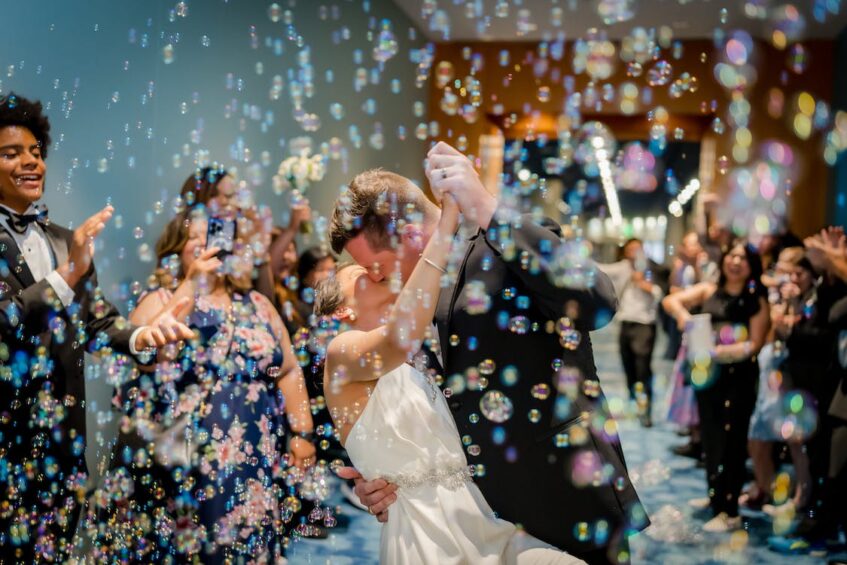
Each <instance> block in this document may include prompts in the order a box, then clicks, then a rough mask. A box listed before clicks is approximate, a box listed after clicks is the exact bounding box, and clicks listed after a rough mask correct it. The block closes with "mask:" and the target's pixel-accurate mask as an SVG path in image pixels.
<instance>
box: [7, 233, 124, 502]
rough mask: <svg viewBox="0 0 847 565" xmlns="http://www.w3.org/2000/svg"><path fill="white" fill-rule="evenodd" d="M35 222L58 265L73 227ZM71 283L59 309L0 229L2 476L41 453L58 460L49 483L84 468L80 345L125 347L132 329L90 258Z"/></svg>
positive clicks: (39, 460)
mask: <svg viewBox="0 0 847 565" xmlns="http://www.w3.org/2000/svg"><path fill="white" fill-rule="evenodd" d="M42 229H43V230H44V233H45V235H46V236H47V239H48V242H49V246H50V248H51V251H52V253H53V257H54V263H55V264H56V265H61V264H63V263H64V262H65V261H67V258H68V249H69V247H70V242H71V238H72V236H73V232H71V231H70V230H68V229H65V228H62V227H59V226H56V225H53V224H49V225H43V226H42ZM73 290H74V301H73V303H72V304H71V305H70V306H69V307H68V308H65V307H64V306H63V305H62V303H61V301H60V300H59V298H58V297H57V296H56V294H55V292H54V291H53V288H52V287H51V286H50V284H49V283H48V282H47V281H46V280H42V281H39V282H35V280H34V279H33V276H32V273H31V272H30V269H29V267H28V266H27V264H26V261H25V260H24V258H23V255H22V254H21V252H20V250H19V249H18V246H17V244H16V243H15V240H14V239H13V238H12V236H11V234H9V233H8V232H7V231H6V230H4V229H3V228H0V339H2V343H3V346H4V347H5V350H6V351H8V356H0V371H2V373H1V374H0V463H2V464H3V465H4V467H5V468H6V469H7V470H8V471H9V474H8V475H7V476H8V477H9V479H8V480H9V481H13V480H14V478H15V477H16V476H19V475H20V473H21V471H20V469H21V468H22V467H21V466H22V465H24V464H31V465H34V466H35V468H36V469H37V471H36V474H37V473H44V469H42V466H44V465H45V461H47V460H48V459H47V457H49V458H51V460H52V461H55V462H56V463H57V464H58V474H53V475H52V478H53V479H54V480H56V482H57V483H61V477H62V475H63V474H67V473H71V472H76V471H84V470H85V458H84V449H85V375H84V357H83V356H84V351H86V350H88V351H91V352H93V351H95V350H99V349H102V348H103V347H111V348H113V349H114V350H115V351H116V352H120V353H128V352H129V340H130V336H131V335H132V332H133V330H134V329H135V328H134V327H132V326H131V325H130V324H129V322H127V321H126V320H125V319H124V318H122V317H121V316H120V314H119V313H118V311H117V309H116V308H115V307H114V306H113V305H112V304H111V303H109V302H108V301H106V300H105V298H104V297H103V294H102V292H101V291H100V289H99V288H98V286H97V274H96V272H95V270H94V267H93V265H92V267H91V269H90V270H89V271H88V273H86V275H85V276H84V277H83V278H82V280H81V281H80V283H79V284H78V285H77V286H76V288H74V289H73ZM44 476H48V475H47V474H45V475H44ZM48 478H49V477H48ZM0 486H4V485H0ZM3 491H4V493H3V494H4V495H5V494H7V492H6V488H5V486H4V488H3ZM29 494H31V495H33V494H36V493H29ZM4 498H5V497H0V500H2V499H4Z"/></svg>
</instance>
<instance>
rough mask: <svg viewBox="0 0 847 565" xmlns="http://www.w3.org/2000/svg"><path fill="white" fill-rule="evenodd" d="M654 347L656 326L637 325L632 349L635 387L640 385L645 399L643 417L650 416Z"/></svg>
mask: <svg viewBox="0 0 847 565" xmlns="http://www.w3.org/2000/svg"><path fill="white" fill-rule="evenodd" d="M655 346H656V325H655V324H637V325H635V327H634V331H633V340H632V349H633V354H634V357H635V380H636V387H637V386H638V383H640V384H641V392H642V393H643V394H644V397H645V398H646V401H647V402H646V406H645V415H646V416H647V417H648V418H649V417H650V416H651V411H650V409H651V407H652V405H653V366H652V361H653V349H654V348H655Z"/></svg>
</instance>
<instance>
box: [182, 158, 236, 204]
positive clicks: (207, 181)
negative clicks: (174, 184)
mask: <svg viewBox="0 0 847 565" xmlns="http://www.w3.org/2000/svg"><path fill="white" fill-rule="evenodd" d="M228 174H229V173H228V172H227V170H226V169H225V168H223V166H221V165H215V166H212V167H203V168H200V169H197V170H196V171H194V174H192V175H191V176H190V177H188V178H187V179H185V183H183V185H182V190H181V191H180V193H179V194H180V196H181V197H182V199H183V201H184V202H185V204H186V206H187V207H188V208H191V207H193V206H196V205H198V204H202V205H204V206H206V205H207V204H208V203H209V200H211V199H212V198H214V197H215V196H217V195H218V185H219V184H220V183H221V181H222V180H223V179H224V177H226V176H227V175H228Z"/></svg>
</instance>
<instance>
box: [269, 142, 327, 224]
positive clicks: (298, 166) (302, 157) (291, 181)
mask: <svg viewBox="0 0 847 565" xmlns="http://www.w3.org/2000/svg"><path fill="white" fill-rule="evenodd" d="M325 174H326V165H325V164H324V158H323V156H322V155H312V156H309V150H308V149H303V150H302V151H300V153H299V154H298V155H294V156H293V157H289V158H287V159H285V160H283V161H282V163H280V164H279V170H278V171H277V174H276V176H274V178H273V186H274V192H276V193H277V194H280V195H281V194H283V193H285V192H286V191H288V192H290V198H289V199H290V202H289V203H290V205H291V206H298V205H301V204H303V201H304V200H305V196H304V195H303V193H304V192H305V190H306V189H307V188H308V187H309V185H310V184H311V183H313V182H319V181H321V180H322V179H323V178H324V175H325ZM300 229H301V231H302V232H303V233H310V232H311V231H312V226H311V222H308V221H307V222H303V223H302V224H300Z"/></svg>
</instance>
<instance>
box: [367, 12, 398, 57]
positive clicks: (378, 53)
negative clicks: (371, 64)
mask: <svg viewBox="0 0 847 565" xmlns="http://www.w3.org/2000/svg"><path fill="white" fill-rule="evenodd" d="M397 50H398V46H397V40H396V39H395V38H394V32H392V31H391V23H390V22H389V21H388V20H383V22H382V29H381V30H380V32H379V35H378V36H377V39H376V44H375V45H374V48H373V58H374V60H375V61H378V62H380V63H385V62H386V61H388V60H389V59H391V58H392V57H394V56H395V55H396V54H397Z"/></svg>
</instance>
